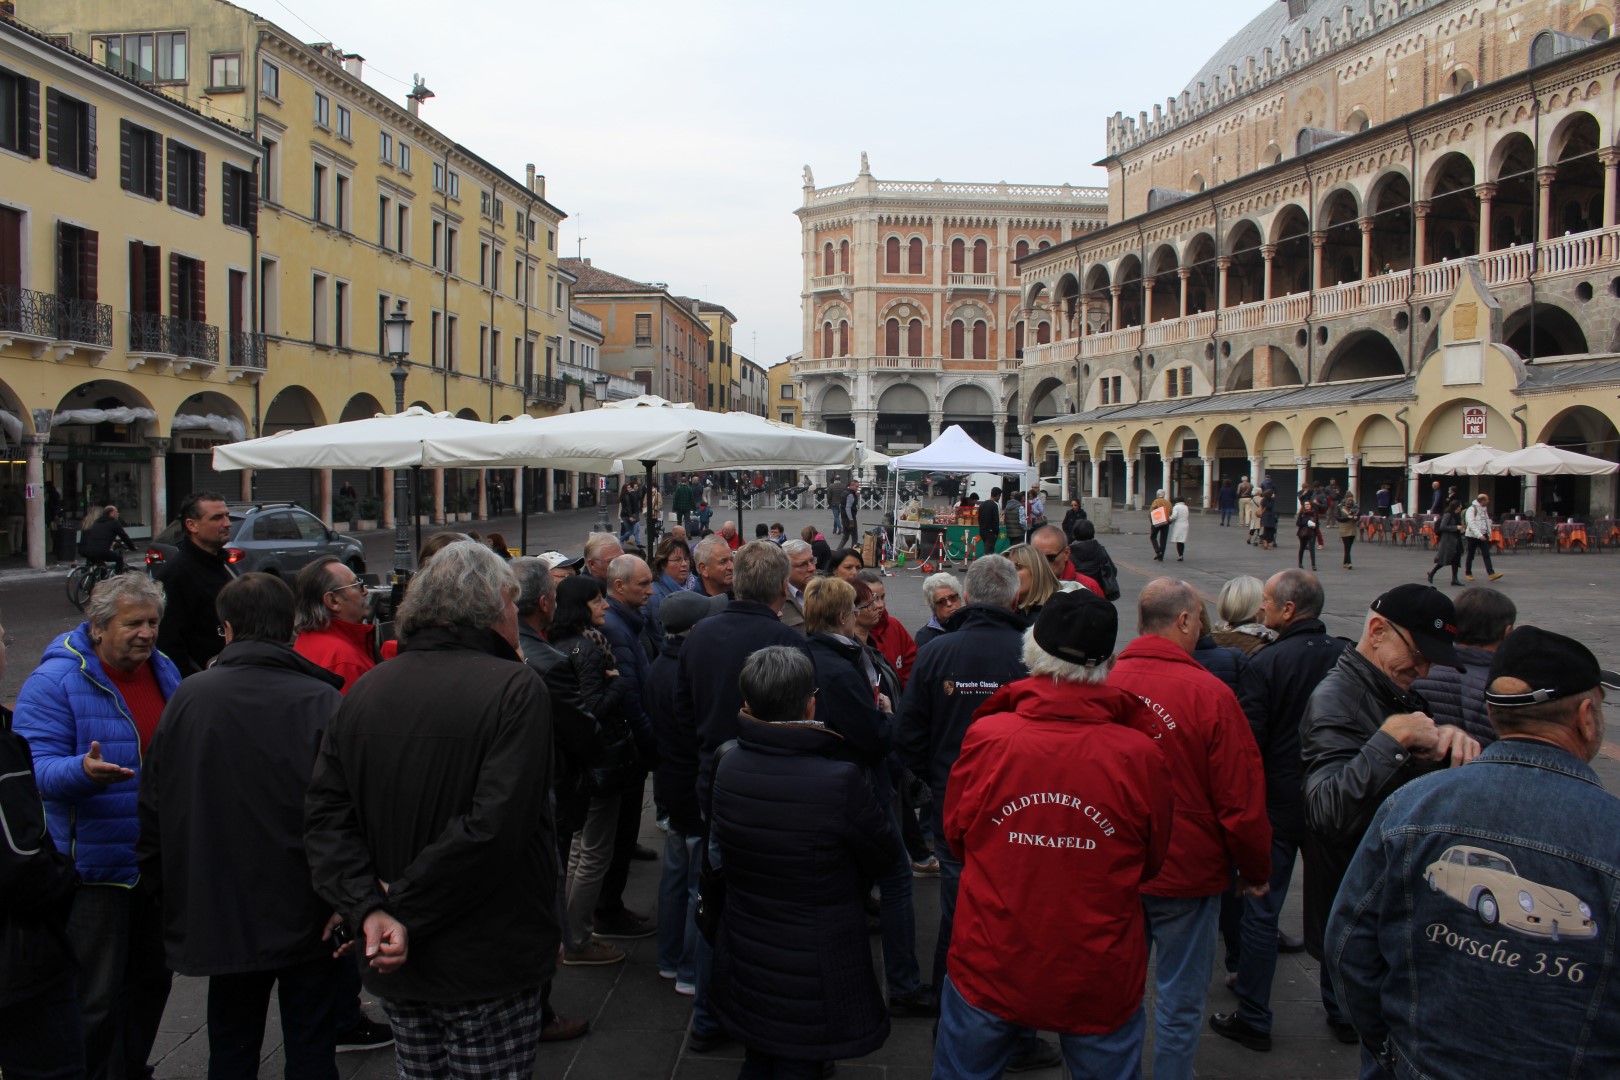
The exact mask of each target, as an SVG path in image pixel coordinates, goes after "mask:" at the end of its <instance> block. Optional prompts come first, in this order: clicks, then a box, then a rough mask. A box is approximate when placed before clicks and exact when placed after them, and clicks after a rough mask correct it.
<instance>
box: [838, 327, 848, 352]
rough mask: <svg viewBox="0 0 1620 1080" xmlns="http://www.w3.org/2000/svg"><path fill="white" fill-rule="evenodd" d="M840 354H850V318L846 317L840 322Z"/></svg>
mask: <svg viewBox="0 0 1620 1080" xmlns="http://www.w3.org/2000/svg"><path fill="white" fill-rule="evenodd" d="M838 355H839V356H848V355H849V320H848V319H844V320H842V321H841V322H839V324H838Z"/></svg>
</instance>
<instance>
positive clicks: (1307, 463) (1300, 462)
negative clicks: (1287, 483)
mask: <svg viewBox="0 0 1620 1080" xmlns="http://www.w3.org/2000/svg"><path fill="white" fill-rule="evenodd" d="M1294 473H1295V475H1296V477H1297V479H1296V480H1295V481H1294V490H1295V491H1298V490H1299V489H1300V488H1302V487H1306V486H1308V485H1309V484H1310V482H1311V459H1310V458H1308V457H1297V458H1295V459H1294Z"/></svg>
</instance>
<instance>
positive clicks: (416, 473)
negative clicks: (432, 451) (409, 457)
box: [411, 465, 422, 551]
mask: <svg viewBox="0 0 1620 1080" xmlns="http://www.w3.org/2000/svg"><path fill="white" fill-rule="evenodd" d="M411 517H413V518H415V519H416V550H417V551H421V550H422V466H420V465H412V466H411Z"/></svg>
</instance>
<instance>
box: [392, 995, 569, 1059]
mask: <svg viewBox="0 0 1620 1080" xmlns="http://www.w3.org/2000/svg"><path fill="white" fill-rule="evenodd" d="M383 1007H384V1008H385V1009H386V1010H387V1012H388V1020H389V1022H390V1023H391V1024H392V1025H393V1027H394V1062H395V1067H396V1068H397V1069H398V1071H399V1075H400V1077H401V1080H444V1078H447V1077H455V1078H456V1080H472V1078H485V1077H488V1078H490V1080H530V1077H532V1076H533V1075H534V1056H535V1052H536V1051H537V1050H538V1049H539V1048H540V1029H541V1027H542V1026H543V1024H542V1021H541V1018H540V988H539V987H538V986H537V987H535V988H534V989H532V990H521V991H519V992H518V993H516V994H509V995H507V996H506V997H499V998H489V999H486V1000H484V1001H466V1002H456V1003H453V1004H452V1003H441V1002H432V1001H392V1000H391V1001H385V1002H384V1003H383Z"/></svg>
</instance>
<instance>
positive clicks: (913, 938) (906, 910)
mask: <svg viewBox="0 0 1620 1080" xmlns="http://www.w3.org/2000/svg"><path fill="white" fill-rule="evenodd" d="M891 802H892V800H891ZM889 816H890V818H892V819H893V820H894V834H895V836H899V835H900V819H899V818H898V817H896V816H895V814H894V809H893V807H892V806H891V807H890V810H889ZM911 881H912V875H911V856H910V855H909V854H908V853H907V852H906V845H905V844H904V843H901V842H896V844H895V846H894V852H893V855H892V857H891V858H890V861H889V867H888V869H887V870H885V871H884V872H883V873H882V875H880V876H879V877H878V879H877V887H878V897H879V899H880V901H881V904H880V906H879V908H878V921H879V923H880V925H881V927H882V936H883V980H884V982H885V983H887V984H888V989H889V996H890V997H900V996H902V995H905V994H912V993H915V992H916V991H917V989H918V987H920V986H921V985H922V972H921V971H920V970H919V969H918V966H917V910H916V908H914V907H913V906H912V903H911ZM952 908H953V909H954V908H955V901H954V898H953V900H952ZM935 985H938V984H937V983H936V984H935Z"/></svg>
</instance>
